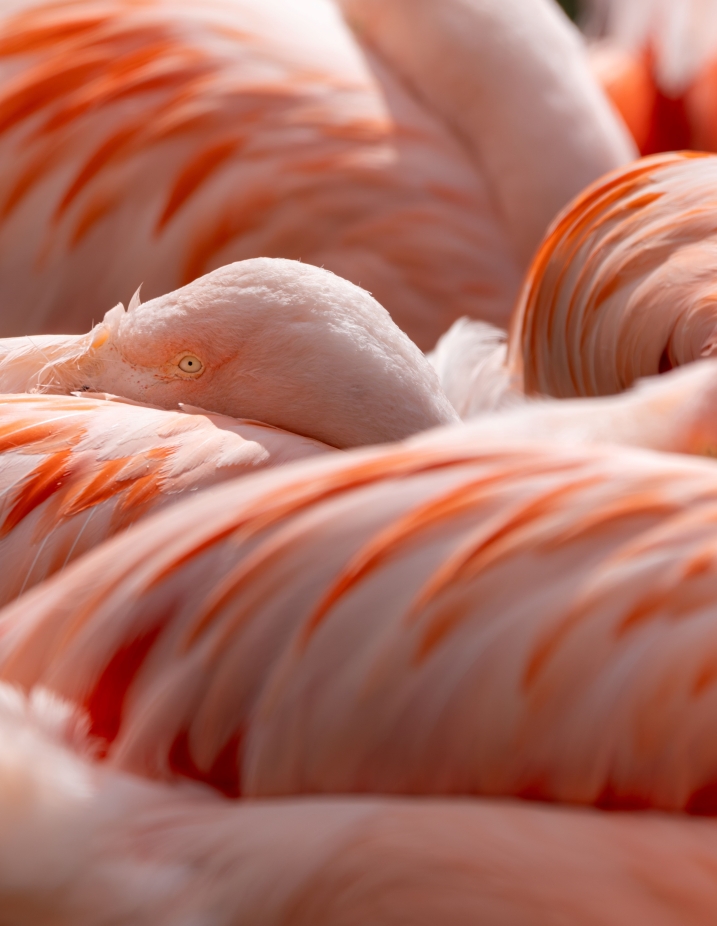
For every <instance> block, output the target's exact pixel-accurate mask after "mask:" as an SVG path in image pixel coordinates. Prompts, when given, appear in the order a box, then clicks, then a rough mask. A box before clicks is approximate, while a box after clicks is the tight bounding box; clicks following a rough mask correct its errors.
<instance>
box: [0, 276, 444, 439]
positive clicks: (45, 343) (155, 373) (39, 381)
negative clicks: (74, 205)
mask: <svg viewBox="0 0 717 926" xmlns="http://www.w3.org/2000/svg"><path fill="white" fill-rule="evenodd" d="M0 391H2V392H5V393H10V392H28V391H45V392H56V393H71V392H74V391H89V392H99V393H111V394H115V395H120V396H122V397H124V398H127V399H131V400H134V401H137V402H142V403H146V404H149V405H154V406H160V407H163V408H168V409H172V408H177V406H178V405H179V404H180V403H186V404H189V405H193V406H196V407H199V408H200V409H206V410H209V411H212V412H217V413H219V414H223V415H229V416H231V417H234V418H251V419H255V420H257V421H261V422H264V423H266V424H270V425H273V426H275V427H278V428H284V429H286V430H288V431H293V432H295V433H297V434H301V435H303V436H305V437H310V438H313V439H315V440H318V441H323V442H325V443H328V444H330V445H332V446H334V447H341V448H343V447H350V446H356V445H359V444H371V443H380V442H382V441H391V440H399V439H400V438H403V437H407V436H409V435H410V434H414V433H416V432H417V431H421V430H425V429H426V428H430V427H434V426H436V425H440V424H449V423H452V422H455V421H457V420H458V418H457V415H456V412H455V410H454V409H453V407H452V406H451V404H450V402H449V401H448V399H447V398H446V396H445V395H444V394H443V392H442V391H441V388H440V386H439V383H438V379H437V377H436V374H435V373H434V371H433V369H432V367H431V366H430V364H429V363H428V361H427V360H426V358H425V357H424V356H423V355H422V354H421V352H420V350H419V349H418V348H417V347H416V345H415V344H413V343H412V342H411V341H410V340H409V338H408V337H407V336H406V335H405V334H404V333H403V332H402V331H400V330H399V329H398V328H397V327H396V325H395V324H394V323H393V322H392V320H391V318H390V316H389V315H388V313H387V312H386V311H385V309H383V308H382V307H381V306H380V305H379V304H378V303H377V302H376V300H375V299H373V298H372V297H371V296H370V295H369V294H368V293H367V292H365V291H364V290H362V289H360V288H359V287H357V286H354V285H353V284H351V283H348V282H347V281H346V280H342V279H341V278H340V277H337V276H335V275H334V274H333V273H329V272H328V271H326V270H321V269H319V268H317V267H312V266H310V265H308V264H301V263H298V262H297V261H288V260H279V259H274V260H272V259H269V258H256V259H254V260H247V261H242V262H239V263H236V264H231V265H229V266H227V267H221V268H220V269H219V270H215V271H213V272H212V273H210V274H207V276H205V277H202V278H201V279H199V280H195V281H194V282H193V283H191V284H188V285H187V286H186V287H183V288H182V289H180V290H177V291H176V292H173V293H169V294H167V295H165V296H161V297H157V298H156V299H153V300H151V301H149V302H145V303H140V301H139V298H137V297H136V298H134V299H133V300H132V302H131V303H130V306H129V310H128V311H125V309H124V307H123V306H122V305H119V306H116V307H115V308H114V309H111V310H110V311H109V312H108V313H107V314H106V315H105V318H104V320H103V322H102V323H101V324H99V325H97V326H95V327H94V328H93V329H92V331H90V332H89V333H88V334H86V335H75V336H71V335H58V336H44V337H41V338H27V337H26V338H8V339H5V340H3V341H0Z"/></svg>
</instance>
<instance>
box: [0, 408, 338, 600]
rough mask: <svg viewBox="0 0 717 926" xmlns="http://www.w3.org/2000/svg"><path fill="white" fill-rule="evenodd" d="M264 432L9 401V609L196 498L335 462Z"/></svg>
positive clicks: (1, 489) (1, 552) (5, 551)
mask: <svg viewBox="0 0 717 926" xmlns="http://www.w3.org/2000/svg"><path fill="white" fill-rule="evenodd" d="M328 450H329V448H328V447H326V446H325V445H323V444H319V443H318V442H316V441H312V440H309V439H307V438H303V437H299V436H297V435H295V434H290V433H288V432H285V431H280V430H278V429H277V428H272V427H270V426H268V425H262V424H260V423H259V422H250V421H237V420H235V419H231V418H225V417H222V416H220V415H206V414H182V413H180V412H167V411H163V410H161V409H153V408H149V407H143V406H138V405H134V404H124V403H119V402H112V401H103V400H100V399H92V398H85V397H82V398H75V397H72V396H68V397H60V396H42V395H37V396H29V395H16V396H4V397H3V401H2V403H0V556H2V560H3V564H4V565H3V571H2V576H1V577H0V601H1V602H2V603H6V602H8V601H10V600H12V599H13V598H15V597H16V596H17V595H18V594H19V593H21V592H23V591H26V590H27V589H29V588H31V587H32V586H33V585H36V584H37V583H38V582H40V581H41V580H42V579H45V578H46V577H47V576H48V575H52V573H54V572H56V571H57V570H58V569H60V568H62V567H64V566H65V565H67V563H69V562H71V561H72V560H74V559H77V557H79V556H81V554H82V553H84V552H86V551H87V550H91V549H93V548H94V547H95V546H96V545H98V544H100V543H101V542H102V541H104V540H106V539H107V538H108V537H111V536H113V535H114V534H116V533H117V532H118V531H120V530H123V529H124V528H126V527H128V526H129V525H130V524H132V523H134V522H135V521H137V520H138V519H139V518H141V517H143V516H145V515H146V514H147V513H148V512H150V511H153V510H155V509H157V508H159V507H161V506H163V505H166V504H168V503H170V502H172V501H176V500H177V499H178V498H180V497H181V496H182V495H184V494H186V493H191V492H196V491H197V490H198V489H201V488H205V487H206V486H210V485H214V484H216V483H218V482H222V481H226V480H228V479H231V478H234V477H236V476H238V475H241V474H245V473H251V472H254V471H256V470H259V469H263V468H265V467H268V466H276V465H277V464H281V463H284V462H286V461H288V460H296V459H302V458H304V457H308V456H312V455H316V454H321V453H325V452H328Z"/></svg>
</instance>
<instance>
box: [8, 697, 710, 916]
mask: <svg viewBox="0 0 717 926" xmlns="http://www.w3.org/2000/svg"><path fill="white" fill-rule="evenodd" d="M0 744H1V746H2V748H1V749H0V812H1V813H2V818H3V827H2V830H0V903H1V904H2V909H3V915H4V916H5V918H6V920H8V921H11V922H12V923H13V924H18V926H19V924H23V926H24V924H28V926H30V924H40V923H43V924H44V923H53V924H57V926H105V924H109V923H113V924H117V926H157V924H159V926H165V924H166V926H170V924H171V926H189V924H191V923H196V922H202V923H207V924H210V926H324V924H325V926H330V924H331V926H335V924H337V923H341V924H346V926H358V924H362V923H366V922H371V923H373V924H376V926H402V924H405V923H407V922H410V923H412V924H416V926H429V924H435V923H442V924H445V926H472V924H475V923H476V922H480V923H482V924H486V926H523V924H525V923H526V922H529V923H531V924H535V926H553V924H555V923H556V922H559V921H560V920H561V919H564V920H565V921H566V922H580V923H584V924H587V926H631V924H633V923H636V922H645V923H652V924H655V926H708V924H711V923H712V920H713V912H714V908H715V903H716V902H717V895H716V893H715V890H716V889H715V882H714V877H713V866H714V863H715V860H717V832H716V831H715V824H714V823H713V821H704V820H695V819H689V818H684V817H682V818H679V817H674V816H673V817H669V816H658V815H647V814H629V813H628V814H619V815H616V814H602V813H598V812H595V811H583V810H579V811H576V810H566V809H561V808H540V807H535V806H529V805H526V804H522V805H520V804H513V803H511V802H491V801H481V800H473V801H466V800H436V799H432V800H431V799H425V798H424V799H421V800H401V799H398V800H396V799H394V800H386V799H376V798H372V799H361V798H345V797H344V798H340V797H338V798H323V799H321V798H320V799H309V800H307V799H304V800H276V801H251V802H239V803H234V804H230V803H228V802H227V801H225V800H223V799H222V798H221V797H219V796H217V795H213V794H209V793H206V792H203V791H202V790H201V789H199V788H196V787H186V786H184V787H170V786H167V785H165V784H158V783H155V782H148V781H145V780H142V779H139V778H135V777H133V776H130V775H126V774H123V773H121V772H118V771H117V770H116V769H111V768H108V767H107V766H102V765H98V764H96V763H90V762H88V761H87V759H86V758H85V757H82V756H80V755H78V754H77V752H76V750H77V748H78V745H79V746H80V747H81V745H82V739H81V737H78V730H77V725H76V723H75V724H73V717H72V714H71V712H68V710H67V708H66V706H65V705H62V704H61V703H58V702H57V701H56V700H53V699H52V698H50V697H48V695H47V693H44V692H41V691H35V692H33V694H32V696H31V697H30V698H29V699H28V700H25V699H24V698H22V697H21V696H19V695H18V693H17V692H16V691H13V690H11V689H8V688H7V686H3V687H2V690H1V691H0ZM73 747H74V748H73ZM556 918H559V919H556Z"/></svg>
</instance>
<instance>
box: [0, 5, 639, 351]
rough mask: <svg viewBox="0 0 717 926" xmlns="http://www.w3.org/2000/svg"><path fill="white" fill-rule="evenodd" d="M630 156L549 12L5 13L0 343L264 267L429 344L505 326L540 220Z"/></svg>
mask: <svg viewBox="0 0 717 926" xmlns="http://www.w3.org/2000/svg"><path fill="white" fill-rule="evenodd" d="M340 9H341V10H344V11H345V13H346V16H347V20H348V22H350V23H351V24H352V25H353V27H354V31H353V32H352V31H351V29H350V28H349V25H347V22H346V21H345V20H344V19H343V18H342V15H341V12H340ZM428 62H430V63H428ZM634 153H635V151H634V148H633V146H632V143H631V141H630V140H629V137H628V135H627V132H626V131H625V130H624V128H623V127H622V126H621V125H620V123H619V120H617V119H616V118H615V117H614V115H613V113H612V111H611V109H610V107H609V104H608V103H607V101H606V100H605V98H604V97H603V95H602V94H601V91H600V89H599V87H598V86H597V83H596V82H595V80H594V79H593V77H592V75H591V73H590V71H589V67H588V63H587V58H586V55H585V51H584V48H583V46H582V43H581V40H580V38H579V36H578V34H577V31H576V30H575V29H574V27H573V26H572V25H571V24H570V23H569V22H568V21H567V19H566V18H565V17H564V16H563V15H562V13H561V12H560V10H559V9H558V8H557V6H556V5H555V4H554V3H553V2H552V0H480V2H479V0H420V2H419V0H411V2H406V0H381V3H373V2H371V0H345V2H341V3H338V2H337V3H335V4H334V3H332V2H330V0H303V2H302V3H300V4H297V3H295V2H292V0H180V2H177V0H148V2H143V3H141V4H138V3H136V2H134V0H50V2H48V0H10V2H9V3H7V2H6V3H5V4H4V5H3V8H2V11H0V305H2V320H1V322H0V324H1V329H0V330H1V331H2V334H4V335H5V336H11V335H20V334H27V333H37V332H47V331H58V330H59V331H69V332H76V331H83V330H86V329H87V328H88V327H90V325H91V324H92V323H93V322H94V320H96V318H97V314H96V313H97V312H98V308H100V309H102V310H104V309H105V308H106V307H107V306H111V305H113V304H116V303H117V302H118V301H119V300H120V299H123V298H125V297H126V293H127V291H128V290H129V291H130V292H131V291H132V290H133V289H135V288H136V287H137V286H139V284H140V283H144V284H145V292H146V294H147V295H148V296H149V297H155V296H157V295H159V294H160V293H165V292H168V291H170V290H174V289H177V288H178V287H180V286H182V285H184V284H186V283H188V282H190V281H191V280H193V279H194V278H196V277H198V276H200V275H202V274H204V273H207V272H208V271H210V270H212V269H214V268H217V267H219V266H221V265H223V264H227V263H231V262H232V261H237V260H241V259H244V258H249V257H257V256H275V257H287V258H294V259H300V260H302V261H304V262H309V263H313V264H316V265H319V266H325V267H326V268H328V269H331V270H334V271H335V272H337V273H339V274H340V275H342V276H344V277H346V278H348V279H350V280H352V281H353V282H355V283H357V284H360V285H362V286H363V287H365V288H367V289H368V290H370V291H371V292H373V293H374V295H375V296H376V297H377V299H378V300H379V301H380V302H381V303H382V304H383V305H384V306H386V308H387V309H388V310H389V311H390V313H391V314H392V316H393V317H394V319H395V320H396V322H397V323H398V324H399V325H400V326H401V327H402V328H403V329H404V330H406V331H407V332H408V333H409V334H410V335H411V337H412V338H413V339H414V340H415V341H416V342H417V343H418V344H419V346H420V347H422V348H428V347H431V346H432V345H433V343H434V342H435V340H436V338H437V337H438V335H439V334H440V333H442V332H443V331H444V330H446V329H447V328H448V326H449V325H450V323H451V322H452V321H453V320H454V319H456V318H457V317H459V316H461V315H469V316H475V317H479V318H485V319H487V320H489V321H491V322H494V323H497V324H505V323H506V321H507V318H508V315H509V312H510V308H511V306H512V304H513V301H514V298H515V295H516V292H517V290H518V287H519V283H520V278H521V275H522V272H523V270H524V268H525V266H526V265H527V262H528V261H529V259H530V257H531V255H532V252H533V251H534V249H535V247H536V246H537V244H538V242H539V240H540V237H541V235H542V234H543V232H544V231H545V228H546V227H547V225H548V223H549V222H550V220H551V219H552V217H553V216H554V215H555V213H556V212H557V211H558V210H559V209H560V208H561V207H562V206H563V205H564V204H565V203H566V202H567V201H568V200H569V199H570V198H571V197H572V196H574V195H575V194H576V193H578V192H579V190H580V189H582V187H584V186H585V184H587V183H589V182H591V181H593V180H595V179H596V178H597V177H598V176H600V175H601V174H603V173H605V172H606V171H607V170H610V169H612V168H615V167H617V166H619V165H620V164H623V163H626V162H627V161H629V160H630V159H631V158H632V157H633V156H634Z"/></svg>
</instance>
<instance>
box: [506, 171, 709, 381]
mask: <svg viewBox="0 0 717 926" xmlns="http://www.w3.org/2000/svg"><path fill="white" fill-rule="evenodd" d="M716 180H717V158H715V157H714V156H710V155H698V154H691V153H682V154H674V153H673V154H664V155H656V156H654V157H652V158H645V159H643V160H641V161H638V162H636V163H635V164H634V165H631V166H629V167H627V168H625V169H623V170H621V171H617V172H615V173H614V174H611V175H609V176H608V177H606V178H605V179H604V180H603V181H602V182H599V183H597V184H595V185H593V186H592V187H590V188H588V190H586V191H585V192H584V193H583V194H582V195H581V196H580V197H578V198H577V199H576V200H575V202H574V203H573V204H572V205H571V206H570V207H569V208H568V209H567V210H565V211H564V212H563V213H562V214H561V216H560V217H559V218H558V219H557V220H556V222H555V223H554V225H553V226H552V228H551V230H550V232H549V234H548V235H547V236H546V239H545V241H544V243H543V245H542V247H541V249H540V250H539V251H538V254H537V255H536V258H535V261H534V262H533V265H532V267H531V270H530V272H529V274H528V277H527V279H526V282H525V285H524V288H523V292H522V295H521V298H520V300H519V301H518V304H517V306H516V310H515V313H514V315H513V319H512V322H511V332H510V338H509V345H508V366H509V369H510V371H511V374H512V375H513V376H514V377H516V379H517V380H518V382H519V383H520V385H521V386H522V388H523V389H524V391H525V392H526V393H528V394H531V393H541V394H545V395H554V396H559V397H569V396H590V395H606V394H610V393H615V392H619V391H621V390H623V389H626V388H627V387H628V386H629V385H630V384H631V383H633V382H634V381H635V380H636V379H637V378H639V377H643V376H651V375H656V374H658V373H662V372H665V371H666V370H670V369H672V368H673V367H676V366H680V365H682V364H685V363H690V362H691V361H693V360H698V359H700V358H701V357H707V356H711V355H712V353H713V352H714V349H715V343H717V309H716V308H715V306H716V302H715V292H714V285H713V275H714V268H715V266H717V251H716V250H715V229H716V228H717V209H716V208H715V200H714V198H713V195H712V191H713V189H714V184H715V181H716Z"/></svg>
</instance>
